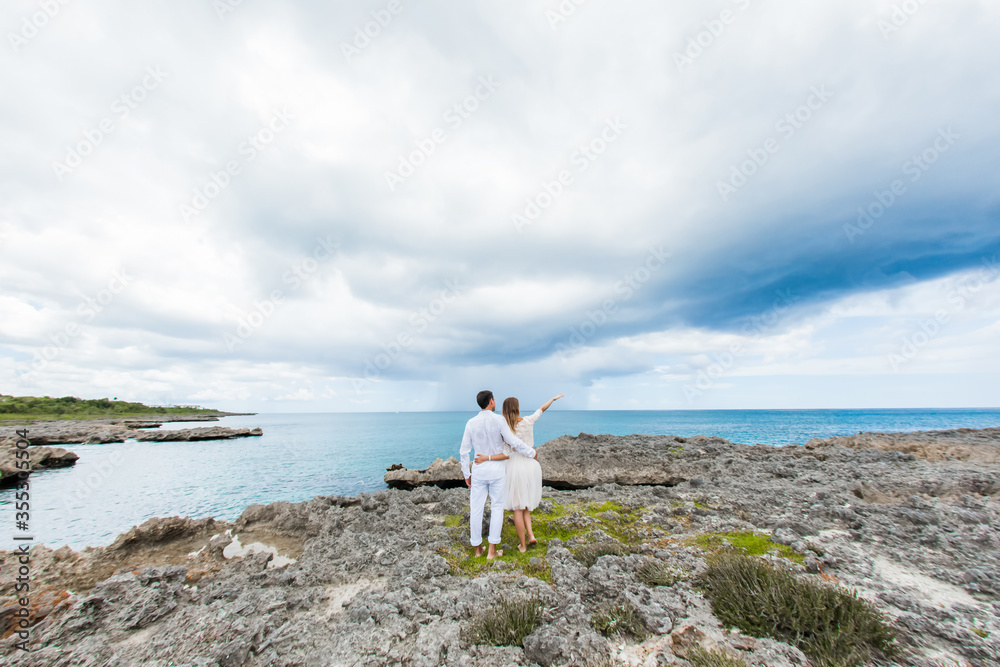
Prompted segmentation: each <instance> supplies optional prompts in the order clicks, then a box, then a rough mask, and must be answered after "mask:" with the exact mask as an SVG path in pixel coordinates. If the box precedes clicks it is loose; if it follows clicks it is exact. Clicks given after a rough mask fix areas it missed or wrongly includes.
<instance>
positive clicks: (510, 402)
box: [503, 396, 521, 433]
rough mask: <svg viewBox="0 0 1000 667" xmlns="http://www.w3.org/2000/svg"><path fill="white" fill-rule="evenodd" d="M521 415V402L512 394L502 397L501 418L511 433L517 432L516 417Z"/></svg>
mask: <svg viewBox="0 0 1000 667" xmlns="http://www.w3.org/2000/svg"><path fill="white" fill-rule="evenodd" d="M520 416H521V404H520V403H518V402H517V399H516V398H514V397H513V396H510V397H509V398H505V399H503V418H504V419H506V420H507V423H508V424H509V425H510V430H511V432H513V433H516V432H517V418H518V417H520Z"/></svg>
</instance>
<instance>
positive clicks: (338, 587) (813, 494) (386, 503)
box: [0, 436, 1000, 667]
mask: <svg viewBox="0 0 1000 667" xmlns="http://www.w3.org/2000/svg"><path fill="white" fill-rule="evenodd" d="M628 441H631V442H633V443H634V444H635V445H636V446H635V447H634V451H636V452H639V453H638V454H636V455H635V456H632V457H631V458H629V457H630V454H629V453H628V451H627V446H626V445H625V444H624V443H625V442H628ZM665 443H666V446H664V445H665ZM669 443H673V444H669ZM549 444H551V443H549ZM547 446H548V445H544V446H543V447H542V451H544V450H545V448H546V447H547ZM561 446H562V447H565V448H566V451H570V450H572V451H574V456H575V457H576V459H577V461H578V462H579V465H581V466H588V465H591V463H590V461H592V460H597V461H601V462H602V463H601V465H605V464H608V465H613V466H616V467H617V468H616V469H619V471H620V472H622V473H624V470H623V469H624V467H625V466H627V465H634V466H644V465H646V463H647V462H648V464H649V465H648V467H651V468H654V469H658V470H660V471H661V473H662V474H665V475H666V474H669V475H677V476H679V477H684V478H686V479H687V480H688V481H685V482H680V483H678V484H676V485H675V486H672V487H669V486H644V485H640V486H625V485H621V484H609V483H602V484H599V485H597V486H594V487H592V488H585V489H575V490H555V489H551V488H549V489H547V490H546V491H545V494H544V500H543V506H542V507H540V508H539V509H540V511H543V510H546V508H547V509H548V510H551V509H552V508H554V507H556V506H557V505H559V506H563V507H565V506H567V505H568V504H570V503H603V502H605V501H608V500H614V501H615V502H617V503H619V504H620V505H622V506H623V507H627V508H632V509H634V511H635V512H636V513H637V515H638V516H639V517H640V518H639V519H638V520H637V521H636V523H635V526H634V527H635V529H636V530H638V531H640V532H641V534H642V535H643V536H644V538H643V541H642V543H641V546H640V547H636V548H634V549H633V551H637V553H630V554H626V555H622V556H618V555H605V556H601V557H599V558H597V559H596V561H595V562H594V564H593V565H592V566H590V567H587V566H586V565H584V564H583V563H581V562H580V561H579V560H577V558H576V557H575V556H574V551H575V550H576V549H578V548H579V546H581V544H582V543H581V542H579V541H574V540H576V539H577V538H573V539H571V540H569V541H567V542H560V541H558V540H554V539H553V540H551V541H550V542H549V543H548V553H547V554H546V556H545V561H546V562H547V563H548V564H549V565H550V566H551V573H550V574H551V582H546V581H542V580H540V579H538V578H534V577H527V576H524V575H522V574H521V573H520V572H519V571H517V570H514V569H512V568H511V566H510V565H509V563H506V562H501V563H497V564H495V565H494V566H493V567H491V568H489V569H488V570H487V572H486V573H485V574H482V575H480V576H478V577H476V578H468V577H465V576H459V575H458V574H457V573H456V572H453V571H452V570H451V568H450V566H449V564H448V562H447V561H446V560H445V559H444V558H443V557H442V556H441V555H440V554H441V552H442V550H444V551H445V553H447V551H446V550H447V548H450V546H451V545H453V544H454V540H455V539H456V538H455V536H454V535H453V533H452V531H453V530H459V529H460V528H451V527H450V526H452V525H453V524H454V519H455V518H456V517H458V519H460V518H461V517H462V516H463V515H464V513H465V512H467V508H468V492H467V491H466V490H465V489H441V488H437V487H435V486H423V487H417V488H415V489H414V490H413V491H401V490H388V491H380V492H377V493H372V494H361V495H359V496H357V497H354V498H342V497H319V498H315V499H313V500H310V501H308V502H304V503H274V504H270V505H256V506H252V507H250V508H247V510H246V511H245V512H244V513H243V516H241V517H240V518H239V519H238V520H237V521H235V522H233V523H224V522H212V523H209V521H210V520H208V519H202V520H192V519H177V518H173V519H156V520H151V522H147V523H146V524H143V526H139V527H137V528H135V529H133V530H132V531H129V532H128V533H126V534H125V535H124V536H122V537H120V538H119V539H118V540H116V542H115V543H114V544H113V545H110V546H108V547H103V548H100V549H93V550H86V551H84V552H82V553H75V552H72V551H70V550H68V549H60V550H56V551H52V550H50V549H47V548H45V547H41V546H39V547H35V549H34V550H33V551H32V558H33V563H34V566H35V567H36V572H37V574H36V575H35V576H36V577H37V579H38V581H37V583H38V584H40V585H43V586H46V587H50V588H56V589H59V588H61V589H69V590H71V591H73V593H74V596H73V597H72V598H71V600H70V602H69V603H67V604H66V605H64V606H63V607H61V608H60V609H59V610H58V611H53V612H51V613H49V614H48V615H46V616H45V617H44V618H43V619H42V620H41V621H38V622H37V623H36V625H35V627H34V630H35V637H34V640H33V642H34V643H33V648H34V649H35V650H34V651H33V652H32V653H31V654H27V655H26V654H22V653H20V652H17V651H14V650H13V649H12V648H11V647H12V643H11V640H10V639H7V640H4V641H3V642H0V654H2V655H3V656H4V659H5V660H6V661H7V663H8V664H10V665H12V667H22V666H27V665H33V666H34V665H38V666H43V667H44V666H47V665H52V666H55V665H64V664H83V665H104V664H110V665H121V666H125V665H162V666H163V667H166V666H167V665H207V666H211V665H220V664H240V665H245V666H264V665H275V666H279V667H285V666H289V667H290V666H291V665H383V664H391V663H401V664H412V665H440V664H448V665H473V664H477V665H478V664H486V665H529V664H540V665H563V664H587V662H586V661H592V663H591V664H597V663H599V661H600V659H601V658H602V657H607V658H609V659H614V660H620V661H622V662H625V663H627V664H637V665H642V664H650V665H652V664H683V663H681V662H679V661H680V660H682V658H680V657H679V656H678V653H683V652H684V651H685V650H686V648H690V641H689V640H692V641H695V642H698V643H701V644H702V645H703V646H710V647H719V648H720V649H724V650H726V651H730V652H733V653H736V654H738V655H740V656H742V657H743V658H744V660H745V662H746V663H747V664H748V665H760V666H763V665H767V666H769V667H772V666H787V667H792V666H795V667H802V666H803V665H804V664H805V658H804V657H803V656H802V654H801V652H799V651H798V650H797V649H795V648H793V647H791V646H788V645H787V644H783V643H781V642H777V641H774V640H770V639H766V638H761V639H752V638H747V637H743V636H741V635H739V634H738V633H732V632H729V631H727V630H726V629H725V628H723V627H721V625H720V624H719V622H718V620H717V619H716V618H715V617H714V616H713V615H712V610H711V606H710V605H709V603H708V601H707V600H705V598H703V597H702V596H701V594H700V593H699V592H698V591H697V590H696V589H695V588H693V586H692V583H691V577H693V576H694V575H696V574H697V573H698V572H699V571H700V570H701V569H702V568H704V567H705V560H704V553H703V552H702V551H701V550H700V549H699V548H698V547H697V546H696V545H694V544H693V543H692V538H693V537H694V536H696V535H699V534H703V533H713V534H718V533H723V532H728V531H738V530H751V529H753V530H757V531H763V532H768V533H771V534H774V535H775V537H776V538H777V539H778V540H779V541H782V542H786V541H787V542H790V543H791V544H792V545H793V546H794V547H795V548H797V549H806V550H808V551H809V553H810V554H811V555H812V560H808V559H807V562H806V564H805V565H796V566H795V569H796V571H798V572H800V573H801V574H800V576H803V577H810V576H811V577H818V576H819V575H818V574H807V573H806V570H807V568H811V569H812V570H815V571H817V572H821V573H822V574H823V575H825V576H826V577H830V578H835V579H836V580H837V581H838V582H839V583H840V584H841V585H846V586H850V587H852V588H854V589H856V590H858V591H860V592H861V593H862V594H863V595H864V596H865V597H867V598H868V599H871V600H873V601H874V604H876V606H877V607H878V608H879V609H880V610H881V611H883V612H884V613H886V614H887V615H888V616H889V618H891V619H892V622H893V623H894V625H895V627H896V628H897V629H898V631H899V632H900V641H901V646H902V648H903V649H904V655H903V656H902V657H901V658H900V659H899V660H900V661H899V663H898V664H900V665H904V664H905V665H921V666H927V667H930V665H933V664H934V661H935V660H940V661H945V662H947V661H952V662H954V663H957V664H969V665H972V666H973V667H985V666H987V665H994V664H997V663H998V661H1000V529H998V526H1000V502H998V500H1000V466H998V465H996V464H986V463H975V462H972V461H970V460H942V461H938V462H933V461H928V460H924V459H920V458H915V457H914V456H912V455H907V454H902V453H899V452H895V451H887V450H880V449H855V448H844V447H838V446H836V445H830V446H822V447H816V448H812V449H806V448H804V447H767V446H746V445H734V444H732V443H728V442H726V441H724V440H721V439H716V438H689V439H686V440H681V439H668V440H665V439H663V438H661V437H645V438H644V437H643V436H631V439H614V438H611V437H610V436H588V437H586V438H577V439H570V440H567V441H566V442H565V444H564V445H561ZM591 447H593V448H595V449H594V451H598V452H604V454H602V455H601V456H597V457H594V458H593V459H592V458H591V457H589V456H588V452H590V451H591V449H590V448H591ZM568 460H569V459H567V461H568ZM565 465H568V462H567V463H566V464H565ZM544 466H545V464H544V463H543V468H544ZM560 474H562V473H560ZM616 474H617V473H616ZM590 475H591V473H589V472H584V473H581V475H580V476H578V477H576V478H574V479H577V480H580V479H582V480H584V481H587V483H591V482H594V481H597V480H598V479H599V478H593V477H591V476H590ZM618 479H631V480H636V479H644V478H643V477H626V476H622V477H618ZM696 480H700V483H695V482H696ZM590 518H591V517H588V516H586V515H582V514H581V515H579V516H576V515H567V520H571V521H575V522H578V523H581V524H586V523H587V521H588V520H590ZM226 531H230V532H231V533H233V534H234V535H236V536H237V537H238V539H239V540H240V542H241V544H243V545H244V546H246V545H248V544H250V543H251V542H254V541H259V542H261V543H263V544H266V545H269V546H273V547H275V548H276V550H277V551H278V552H279V554H280V555H281V556H287V557H289V558H292V559H294V562H292V563H291V564H288V565H284V566H277V565H276V561H277V560H279V559H278V558H276V557H275V556H274V554H273V553H271V552H266V551H257V552H253V551H250V550H247V555H245V556H243V557H234V558H232V559H228V558H226V556H225V553H226V552H227V551H231V548H232V547H233V546H234V545H231V544H230V542H231V541H232V538H231V537H230V536H229V535H228V534H226ZM587 539H593V540H609V539H613V538H612V536H610V535H607V534H597V533H596V532H594V533H593V534H592V535H590V536H589V537H588V538H587ZM507 548H508V549H511V550H513V549H514V547H513V545H507ZM191 554H193V555H191ZM10 558H11V555H10V554H0V595H4V596H8V597H7V599H8V601H9V599H10V598H9V596H10V593H11V591H12V583H13V581H12V580H11V579H10V578H9V577H10V576H11V575H10V574H9V573H10V572H11V570H12V568H11V567H9V565H10V561H9V559H10ZM649 559H658V560H660V561H663V562H664V563H665V564H667V565H668V566H669V567H670V568H671V569H673V570H676V571H678V572H680V573H682V574H683V575H684V576H683V577H682V578H681V579H680V580H678V581H677V582H676V583H675V584H674V585H671V586H661V587H654V588H651V587H649V586H647V585H646V584H644V583H643V581H642V578H641V577H640V576H639V571H640V568H641V567H642V566H643V563H645V562H647V561H648V560H649ZM525 595H526V596H534V597H538V598H539V599H540V600H541V601H542V606H543V615H542V624H541V626H540V627H539V628H538V629H536V630H535V632H533V633H532V634H531V635H529V636H528V637H527V638H526V639H525V641H524V646H523V647H494V646H477V645H471V644H470V643H469V640H468V636H467V634H466V633H465V632H464V631H465V630H466V629H467V627H468V623H469V619H470V617H471V616H472V615H473V614H475V613H476V612H477V611H478V610H481V609H482V608H483V606H484V605H487V604H489V603H490V602H491V601H492V600H495V599H497V597H500V596H525ZM612 601H628V602H631V603H632V604H633V605H635V607H636V609H637V610H638V611H639V614H640V616H641V618H642V621H643V623H644V624H645V625H646V627H647V629H648V630H649V632H650V633H651V637H650V638H649V639H647V640H646V641H645V642H642V643H636V642H634V641H631V640H624V639H621V638H612V639H606V638H604V637H601V636H600V635H598V634H596V633H595V632H594V630H593V628H592V627H591V625H590V619H591V617H592V615H593V614H594V612H595V611H596V610H597V608H598V607H599V606H600V605H602V604H605V603H608V602H612ZM0 607H2V601H0ZM688 626H690V627H693V628H694V629H695V630H697V632H695V631H692V630H688V629H687V628H688ZM674 635H676V637H677V638H678V639H677V643H676V644H674ZM682 644H683V646H682ZM685 647H686V648H685ZM675 649H677V650H676V651H675Z"/></svg>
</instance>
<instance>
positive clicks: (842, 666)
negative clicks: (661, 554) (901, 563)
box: [697, 551, 897, 667]
mask: <svg viewBox="0 0 1000 667" xmlns="http://www.w3.org/2000/svg"><path fill="white" fill-rule="evenodd" d="M697 583H698V585H699V587H700V588H701V589H702V590H703V591H704V592H705V595H706V596H707V597H708V598H709V600H710V601H711V603H712V611H713V612H714V613H715V615H716V616H717V617H718V618H719V620H721V621H722V622H723V623H724V624H726V625H730V626H735V627H737V628H739V629H740V630H742V631H743V632H744V633H746V634H749V635H752V636H754V637H773V638H775V639H777V640H779V641H784V642H788V643H790V644H793V645H795V646H797V647H798V648H799V649H800V650H801V651H802V652H803V653H805V654H806V655H807V656H809V658H810V660H811V662H812V663H813V664H814V665H816V667H855V666H857V665H861V664H864V663H866V662H869V661H871V660H876V659H879V658H882V657H892V656H893V655H895V654H896V652H897V647H896V645H895V643H894V639H895V633H894V632H893V630H892V629H891V628H890V627H889V625H888V624H887V623H886V621H885V618H884V617H883V616H882V615H881V614H880V613H879V612H878V611H877V610H876V609H875V608H874V607H873V606H872V605H871V604H870V603H869V602H867V601H866V600H863V599H861V598H859V597H858V595H857V593H856V592H853V591H847V590H845V589H842V588H839V587H835V586H832V585H827V584H823V583H818V582H815V581H812V580H800V579H798V578H797V577H796V576H795V574H794V573H792V572H791V571H790V570H788V569H785V568H779V567H775V566H773V565H771V564H770V563H767V562H765V561H763V560H761V559H759V558H753V557H749V556H746V555H743V554H741V553H737V552H733V551H721V552H719V553H717V554H715V555H714V556H712V557H711V558H710V559H709V566H708V569H707V570H705V572H704V573H703V574H702V575H700V577H699V578H698V582H697Z"/></svg>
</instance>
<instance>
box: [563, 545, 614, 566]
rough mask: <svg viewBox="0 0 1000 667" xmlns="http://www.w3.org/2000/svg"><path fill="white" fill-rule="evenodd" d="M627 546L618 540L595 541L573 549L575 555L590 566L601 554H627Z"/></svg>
mask: <svg viewBox="0 0 1000 667" xmlns="http://www.w3.org/2000/svg"><path fill="white" fill-rule="evenodd" d="M625 555H627V552H626V551H625V548H624V547H623V546H622V545H621V544H620V543H618V542H594V543H593V544H584V545H583V546H582V547H578V548H576V549H574V550H573V557H574V558H576V559H577V560H578V561H580V562H581V563H583V564H584V565H586V566H587V567H590V566H591V565H593V564H594V563H596V562H597V559H598V558H600V557H601V556H625Z"/></svg>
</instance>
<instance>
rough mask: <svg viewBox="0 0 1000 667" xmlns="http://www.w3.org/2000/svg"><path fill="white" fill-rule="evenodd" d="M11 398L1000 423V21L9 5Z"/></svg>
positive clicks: (985, 14) (6, 294)
mask: <svg viewBox="0 0 1000 667" xmlns="http://www.w3.org/2000/svg"><path fill="white" fill-rule="evenodd" d="M0 26H2V29H3V32H4V34H5V37H4V44H3V46H2V49H0V53H2V55H0V61H2V62H0V89H2V90H3V95H2V98H0V118H2V123H0V144H2V146H3V151H2V152H0V171H2V178H0V392H2V393H6V394H22V395H23V394H31V395H43V394H47V395H52V396H62V395H77V396H84V397H101V396H109V397H118V398H120V399H129V400H140V401H144V402H148V403H154V404H168V403H181V404H185V403H197V404H202V405H207V406H213V407H220V408H225V409H234V410H257V411H271V412H276V411H369V410H442V409H463V410H464V409H474V405H473V400H474V394H475V392H476V391H477V390H479V389H482V388H491V389H493V390H494V391H495V392H496V393H497V394H498V395H499V396H507V395H516V396H519V397H521V399H522V401H526V402H527V403H528V404H529V405H531V404H534V403H536V402H540V401H541V400H544V399H546V398H548V397H549V396H551V395H553V394H555V393H557V392H565V393H566V399H565V401H564V402H563V403H561V404H560V407H562V408H569V409H572V408H575V409H587V408H590V409H689V408H823V407H830V408H840V407H931V406H936V407H976V406H984V407H985V406H998V405H1000V389H998V383H997V381H996V379H997V377H998V376H1000V361H998V354H997V352H998V341H1000V280H998V278H1000V265H998V264H997V263H996V262H997V259H998V255H1000V224H998V223H1000V169H998V167H1000V123H998V122H997V120H996V119H997V118H1000V78H998V77H997V75H996V73H997V66H998V63H1000V46H998V41H997V35H998V34H1000V4H998V3H996V2H995V1H991V0H947V1H945V0H926V1H925V2H917V1H916V0H907V1H906V2H901V1H900V2H889V1H885V0H877V1H875V2H871V1H870V0H869V1H861V0H814V1H812V2H803V3H790V2H778V1H777V0H714V1H708V2H676V1H670V2H651V1H645V0H644V1H638V0H637V1H634V2H615V3H610V2H596V1H583V0H576V2H573V1H571V0H565V1H563V2H557V1H556V0H542V1H540V2H522V1H519V0H513V1H510V2H503V3H488V2H473V1H469V2H434V1H427V2H414V1H412V0H377V1H367V0H366V1H364V2H351V3H330V2H318V1H317V2H306V1H304V0H303V1H300V2H282V3H274V2H270V3H265V2H261V1H260V0H243V1H242V2H240V1H239V0H158V1H157V0H149V1H147V2H141V3H120V2H108V1H106V0H90V1H89V2H82V1H78V2H66V3H65V4H62V3H60V2H58V1H57V0H50V1H49V2H37V1H34V0H8V1H7V2H4V4H3V8H2V10H0Z"/></svg>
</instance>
